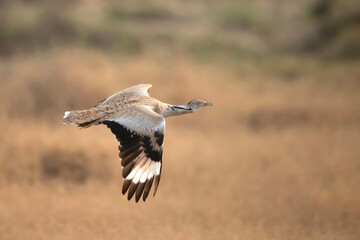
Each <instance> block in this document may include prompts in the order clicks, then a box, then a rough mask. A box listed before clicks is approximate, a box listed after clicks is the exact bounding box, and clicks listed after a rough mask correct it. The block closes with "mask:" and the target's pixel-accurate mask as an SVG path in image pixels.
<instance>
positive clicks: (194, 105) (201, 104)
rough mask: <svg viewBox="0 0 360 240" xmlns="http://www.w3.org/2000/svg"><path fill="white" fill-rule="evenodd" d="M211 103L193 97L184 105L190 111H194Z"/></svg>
mask: <svg viewBox="0 0 360 240" xmlns="http://www.w3.org/2000/svg"><path fill="white" fill-rule="evenodd" d="M212 105H213V104H212V103H211V102H204V101H201V100H197V99H194V100H191V101H190V102H189V103H188V104H186V107H187V108H189V109H190V110H192V111H196V110H199V109H201V108H203V107H206V106H212Z"/></svg>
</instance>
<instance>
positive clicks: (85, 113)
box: [63, 108, 104, 128]
mask: <svg viewBox="0 0 360 240" xmlns="http://www.w3.org/2000/svg"><path fill="white" fill-rule="evenodd" d="M103 117H104V112H103V111H102V109H101V108H91V109H87V110H76V111H66V112H65V115H64V118H63V124H76V125H78V127H83V128H87V127H90V126H92V125H96V124H99V123H100V122H101V121H102V119H103Z"/></svg>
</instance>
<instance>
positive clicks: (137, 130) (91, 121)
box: [63, 84, 212, 202]
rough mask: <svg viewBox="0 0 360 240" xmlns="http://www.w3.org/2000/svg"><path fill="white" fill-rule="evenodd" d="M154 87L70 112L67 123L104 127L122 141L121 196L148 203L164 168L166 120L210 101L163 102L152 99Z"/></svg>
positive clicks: (146, 86)
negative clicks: (150, 90) (162, 167)
mask: <svg viewBox="0 0 360 240" xmlns="http://www.w3.org/2000/svg"><path fill="white" fill-rule="evenodd" d="M150 88H151V84H140V85H136V86H133V87H130V88H127V89H125V90H123V91H120V92H118V93H115V94H114V95H112V96H110V97H108V98H106V99H104V100H103V101H101V102H99V103H98V104H96V105H95V106H94V107H93V108H90V109H87V110H80V111H67V112H65V116H64V119H63V123H64V124H76V125H77V126H79V127H81V128H87V127H90V126H93V125H98V124H105V125H106V126H107V127H108V128H110V130H111V132H112V133H113V134H114V135H115V137H116V140H117V141H118V142H119V151H120V152H119V157H120V159H121V166H122V167H123V170H122V176H123V178H124V183H123V187H122V193H123V194H125V193H126V192H127V191H128V190H129V191H128V200H130V199H131V198H132V196H133V195H134V193H135V192H136V194H135V201H136V202H138V201H139V199H140V197H141V195H142V196H143V200H144V201H145V200H146V198H147V197H148V195H149V192H150V189H151V186H152V184H153V181H154V179H155V182H154V194H153V195H154V196H155V194H156V191H157V188H158V186H159V181H160V176H161V165H162V153H163V140H164V131H165V118H166V117H170V116H176V115H181V114H186V113H192V112H195V111H197V110H199V109H201V108H203V107H205V106H212V103H210V102H204V101H200V100H192V101H190V102H189V103H188V104H186V105H185V106H176V105H171V104H166V103H162V102H160V101H159V100H156V99H154V98H151V97H150V96H149V92H148V91H149V89H150Z"/></svg>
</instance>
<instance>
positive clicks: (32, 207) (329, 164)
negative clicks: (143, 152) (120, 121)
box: [0, 1, 360, 240]
mask: <svg viewBox="0 0 360 240" xmlns="http://www.w3.org/2000/svg"><path fill="white" fill-rule="evenodd" d="M14 2H15V3H14V4H13V3H11V4H10V3H6V4H4V5H1V4H0V20H1V18H6V19H7V21H5V22H4V21H0V52H1V53H0V54H3V55H1V57H0V123H1V124H0V132H1V134H0V239H1V240H8V239H9V240H10V239H11V240H14V239H55V240H56V239H59V240H60V239H66V240H70V239H122V238H124V239H125V238H126V239H152V238H156V239H249V240H251V239H299V240H300V239H301V240H302V239H316V240H318V239H324V240H325V239H326V240H331V239H354V240H355V239H358V238H359V236H360V230H359V227H358V226H359V225H360V205H359V203H360V190H359V183H360V174H359V172H360V162H359V158H360V148H359V142H360V108H359V102H360V94H359V89H360V82H359V79H360V68H359V60H357V59H356V58H354V59H351V60H347V61H343V60H341V59H335V58H333V59H332V60H331V61H328V60H324V58H322V57H323V55H321V56H322V57H319V55H314V54H313V53H312V55H311V56H309V55H304V54H294V53H291V54H289V53H288V52H287V53H284V52H282V54H279V53H276V54H269V52H268V51H269V49H267V48H266V47H264V46H265V45H264V42H267V41H269V44H271V48H275V49H276V47H277V46H279V45H281V42H282V41H283V39H282V37H283V36H284V35H283V32H281V31H280V26H277V27H275V29H272V28H270V27H269V25H270V24H268V23H269V21H274V22H275V21H282V20H284V19H276V18H270V16H272V15H271V11H270V10H271V9H273V8H272V7H274V6H276V3H274V4H275V5H273V4H270V5H261V4H259V3H258V4H255V5H252V4H251V3H250V2H251V1H249V2H248V3H247V4H245V5H244V6H243V5H241V6H243V8H241V9H238V8H235V7H233V6H234V5H231V4H229V5H227V4H224V5H221V4H216V3H215V2H214V3H212V2H211V3H209V4H208V5H206V4H205V3H203V2H202V1H191V3H186V4H185V3H184V5H182V3H183V1H181V4H180V2H178V1H174V2H172V1H171V2H172V3H170V2H169V1H166V2H167V3H166V4H162V3H163V1H156V4H149V5H144V6H143V5H142V4H143V3H144V2H143V1H136V4H129V5H127V4H124V6H122V5H119V4H118V3H117V1H109V5H107V4H104V3H101V2H102V1H101V2H100V1H89V2H91V4H90V3H89V4H88V5H81V3H82V1H75V2H76V3H72V1H66V4H65V5H64V6H62V7H63V8H64V9H66V10H67V9H70V8H69V6H68V5H70V6H71V11H55V12H56V14H55V13H54V14H51V13H52V12H50V13H48V14H47V15H46V16H45V17H43V15H42V14H43V13H44V12H43V11H45V12H46V9H47V8H50V9H53V7H54V6H52V5H51V4H47V2H48V1H14ZM51 2H52V1H51ZM53 2H54V3H55V2H56V1H53ZM229 2H232V4H235V1H234V2H233V1H229ZM260 2H262V1H260ZM305 2H306V3H307V4H308V2H307V1H305ZM305 2H304V3H302V4H304V5H306V4H305ZM310 2H312V1H310ZM335 2H336V1H335ZM159 3H161V4H159ZM262 3H263V2H262ZM67 4H68V5H67ZM71 4H75V5H76V7H73V6H72V5H71ZM302 4H300V5H301V6H298V7H299V8H296V11H295V10H294V9H295V5H294V6H293V7H292V8H291V9H290V10H292V11H290V12H292V13H294V11H295V12H296V13H297V14H295V15H294V16H295V17H294V18H296V19H297V20H296V19H292V20H293V21H294V22H297V21H298V20H299V19H298V18H299V16H300V15H299V12H298V11H299V9H301V8H300V7H303V5H302ZM235 5H236V4H235ZM209 6H210V7H209ZM264 6H265V7H264ZM266 6H267V7H266ZM286 6H288V5H286ZM44 9H45V10H44ZM55 9H56V7H55ZM179 9H180V10H181V11H180V10H179ZM302 9H304V8H302ZM331 9H332V8H331ZM237 10H238V11H239V12H240V13H241V14H240V15H237V13H236V11H237ZM228 11H230V13H229V12H228ZM4 12H5V13H6V14H1V13H4ZM259 12H260V14H259ZM284 12H286V11H284ZM315 12H316V11H315ZM330 12H331V11H330ZM254 14H255V15H254ZM89 15H91V16H92V17H93V18H88V16H89ZM39 16H41V18H39ZM74 16H77V18H73V17H74ZM83 16H85V17H83ZM260 16H261V17H260ZM82 17H83V18H82ZM280 17H284V16H280ZM287 17H288V16H287ZM263 18H266V19H263ZM327 18H331V17H329V16H327ZM24 19H25V20H24ZM39 19H41V20H39ZM44 19H45V20H44ZM49 19H50V20H51V21H47V20H49ZM118 21H119V22H118ZM294 22H292V21H289V22H286V23H287V24H290V25H291V24H294ZM18 23H20V24H18ZM25 23H26V24H27V25H24V24H25ZM271 23H273V22H271ZM38 24H42V25H41V27H40V28H39V29H38V28H37V26H39V25H38ZM207 24H208V25H207ZM303 24H304V25H306V23H303ZM322 24H323V22H322ZM334 24H335V23H334ZM285 25H286V24H285ZM295 25H296V24H295ZM54 26H57V27H55V28H54ZM149 26H151V27H155V26H156V27H155V28H151V29H152V30H150V28H149ZM204 26H205V27H204ZM291 26H293V25H291ZM301 26H302V25H301ZM33 28H36V29H37V30H36V31H35V32H33V31H32V30H29V29H33ZM4 29H5V30H6V31H4ZM174 29H176V31H175V30H174ZM199 29H202V30H201V31H200V30H199ZM301 29H307V28H306V27H304V26H303V28H301ZM307 30H309V29H307ZM212 31H213V32H212ZM284 31H290V30H289V28H286V27H285V28H284ZM305 32H306V31H305ZM310 32H311V31H310ZM299 34H300V35H301V36H300V37H301V39H302V40H303V39H305V35H307V34H310V33H309V32H308V33H307V34H305V33H304V32H301V31H299ZM302 34H304V35H302ZM209 36H215V37H214V38H211V39H210V40H209ZM239 36H240V37H239ZM281 36H282V37H281ZM38 37H39V38H38ZM293 37H294V38H297V37H299V36H298V35H297V36H293ZM333 39H336V37H335V36H334V38H333ZM293 40H294V42H291V41H290V43H291V44H290V45H293V46H294V45H296V44H297V41H295V40H296V39H293ZM297 40H299V39H297ZM263 41H264V42H263ZM335 42H336V41H335V40H334V42H333V44H335ZM242 44H245V45H242ZM287 47H289V46H287ZM287 47H284V49H286V48H287ZM297 47H298V46H297ZM254 49H256V51H255V52H254V51H253V50H254ZM284 49H282V50H280V52H281V51H284ZM272 50H274V49H272ZM272 50H271V51H272ZM277 50H279V49H277ZM274 51H275V50H274ZM199 60H201V61H199ZM138 83H151V84H152V85H153V88H152V89H151V92H150V93H151V95H152V96H153V97H155V98H157V99H159V100H161V101H164V102H169V103H174V104H184V103H187V102H188V101H189V100H191V99H193V98H199V99H203V100H207V101H210V102H213V103H214V106H213V107H211V108H207V109H205V110H203V111H199V112H197V113H195V114H191V115H185V116H180V117H174V118H169V119H168V120H167V128H166V134H165V147H164V157H163V158H164V159H163V160H164V165H163V175H162V179H161V182H160V186H159V189H158V192H157V195H156V197H155V198H152V197H149V198H148V200H147V202H146V203H144V202H139V203H137V204H136V203H135V202H134V201H131V202H128V201H127V200H126V198H125V197H124V196H122V195H121V185H122V177H121V166H120V162H119V160H118V157H117V156H118V152H117V143H116V141H115V140H114V137H113V135H112V134H111V132H110V131H109V130H108V129H107V128H106V127H105V126H96V127H91V128H89V129H85V130H80V129H78V128H76V127H74V126H63V125H61V121H62V117H63V113H64V112H65V111H66V110H73V109H84V108H88V107H91V106H93V105H94V104H95V103H96V102H97V101H100V100H102V99H104V98H105V97H107V96H109V95H111V94H113V93H115V92H117V91H119V90H121V89H124V88H126V87H128V86H131V85H134V84H138Z"/></svg>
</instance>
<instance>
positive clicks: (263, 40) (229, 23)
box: [0, 0, 360, 59]
mask: <svg viewBox="0 0 360 240" xmlns="http://www.w3.org/2000/svg"><path fill="white" fill-rule="evenodd" d="M0 16H1V19H0V34H1V35H0V53H1V54H2V55H5V56H6V55H13V54H17V53H22V52H26V53H33V52H37V51H42V50H46V49H49V48H52V47H58V46H59V45H60V46H69V45H71V46H76V47H90V48H95V49H100V50H104V51H109V52H111V53H120V54H129V55H139V54H150V55H156V56H157V55H159V57H161V56H163V55H169V54H176V53H178V54H179V53H183V54H186V55H190V56H192V57H196V58H201V59H216V58H218V57H224V56H226V57H232V58H243V57H246V58H248V57H260V56H264V55H266V54H270V53H271V54H274V53H284V52H289V51H290V52H297V53H301V52H305V53H310V51H311V53H319V54H321V55H324V56H326V57H332V58H334V57H335V58H339V57H345V58H358V57H359V56H360V50H359V49H360V46H359V42H360V41H359V40H360V39H359V35H360V34H359V33H360V32H359V31H360V30H359V27H360V23H359V21H360V20H359V16H360V8H359V6H358V4H357V2H356V1H353V0H343V1H340V0H338V1H337V0H306V1H284V0H274V1H270V2H269V1H266V0H257V1H249V0H242V1H234V0H225V1H221V2H217V1H205V0H203V1H163V0H157V1H145V0H140V1H139V0H136V1H97V0H91V1H80V0H77V1H41V0H31V1H30V0H28V1H26V0H24V1H2V3H1V10H0Z"/></svg>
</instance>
